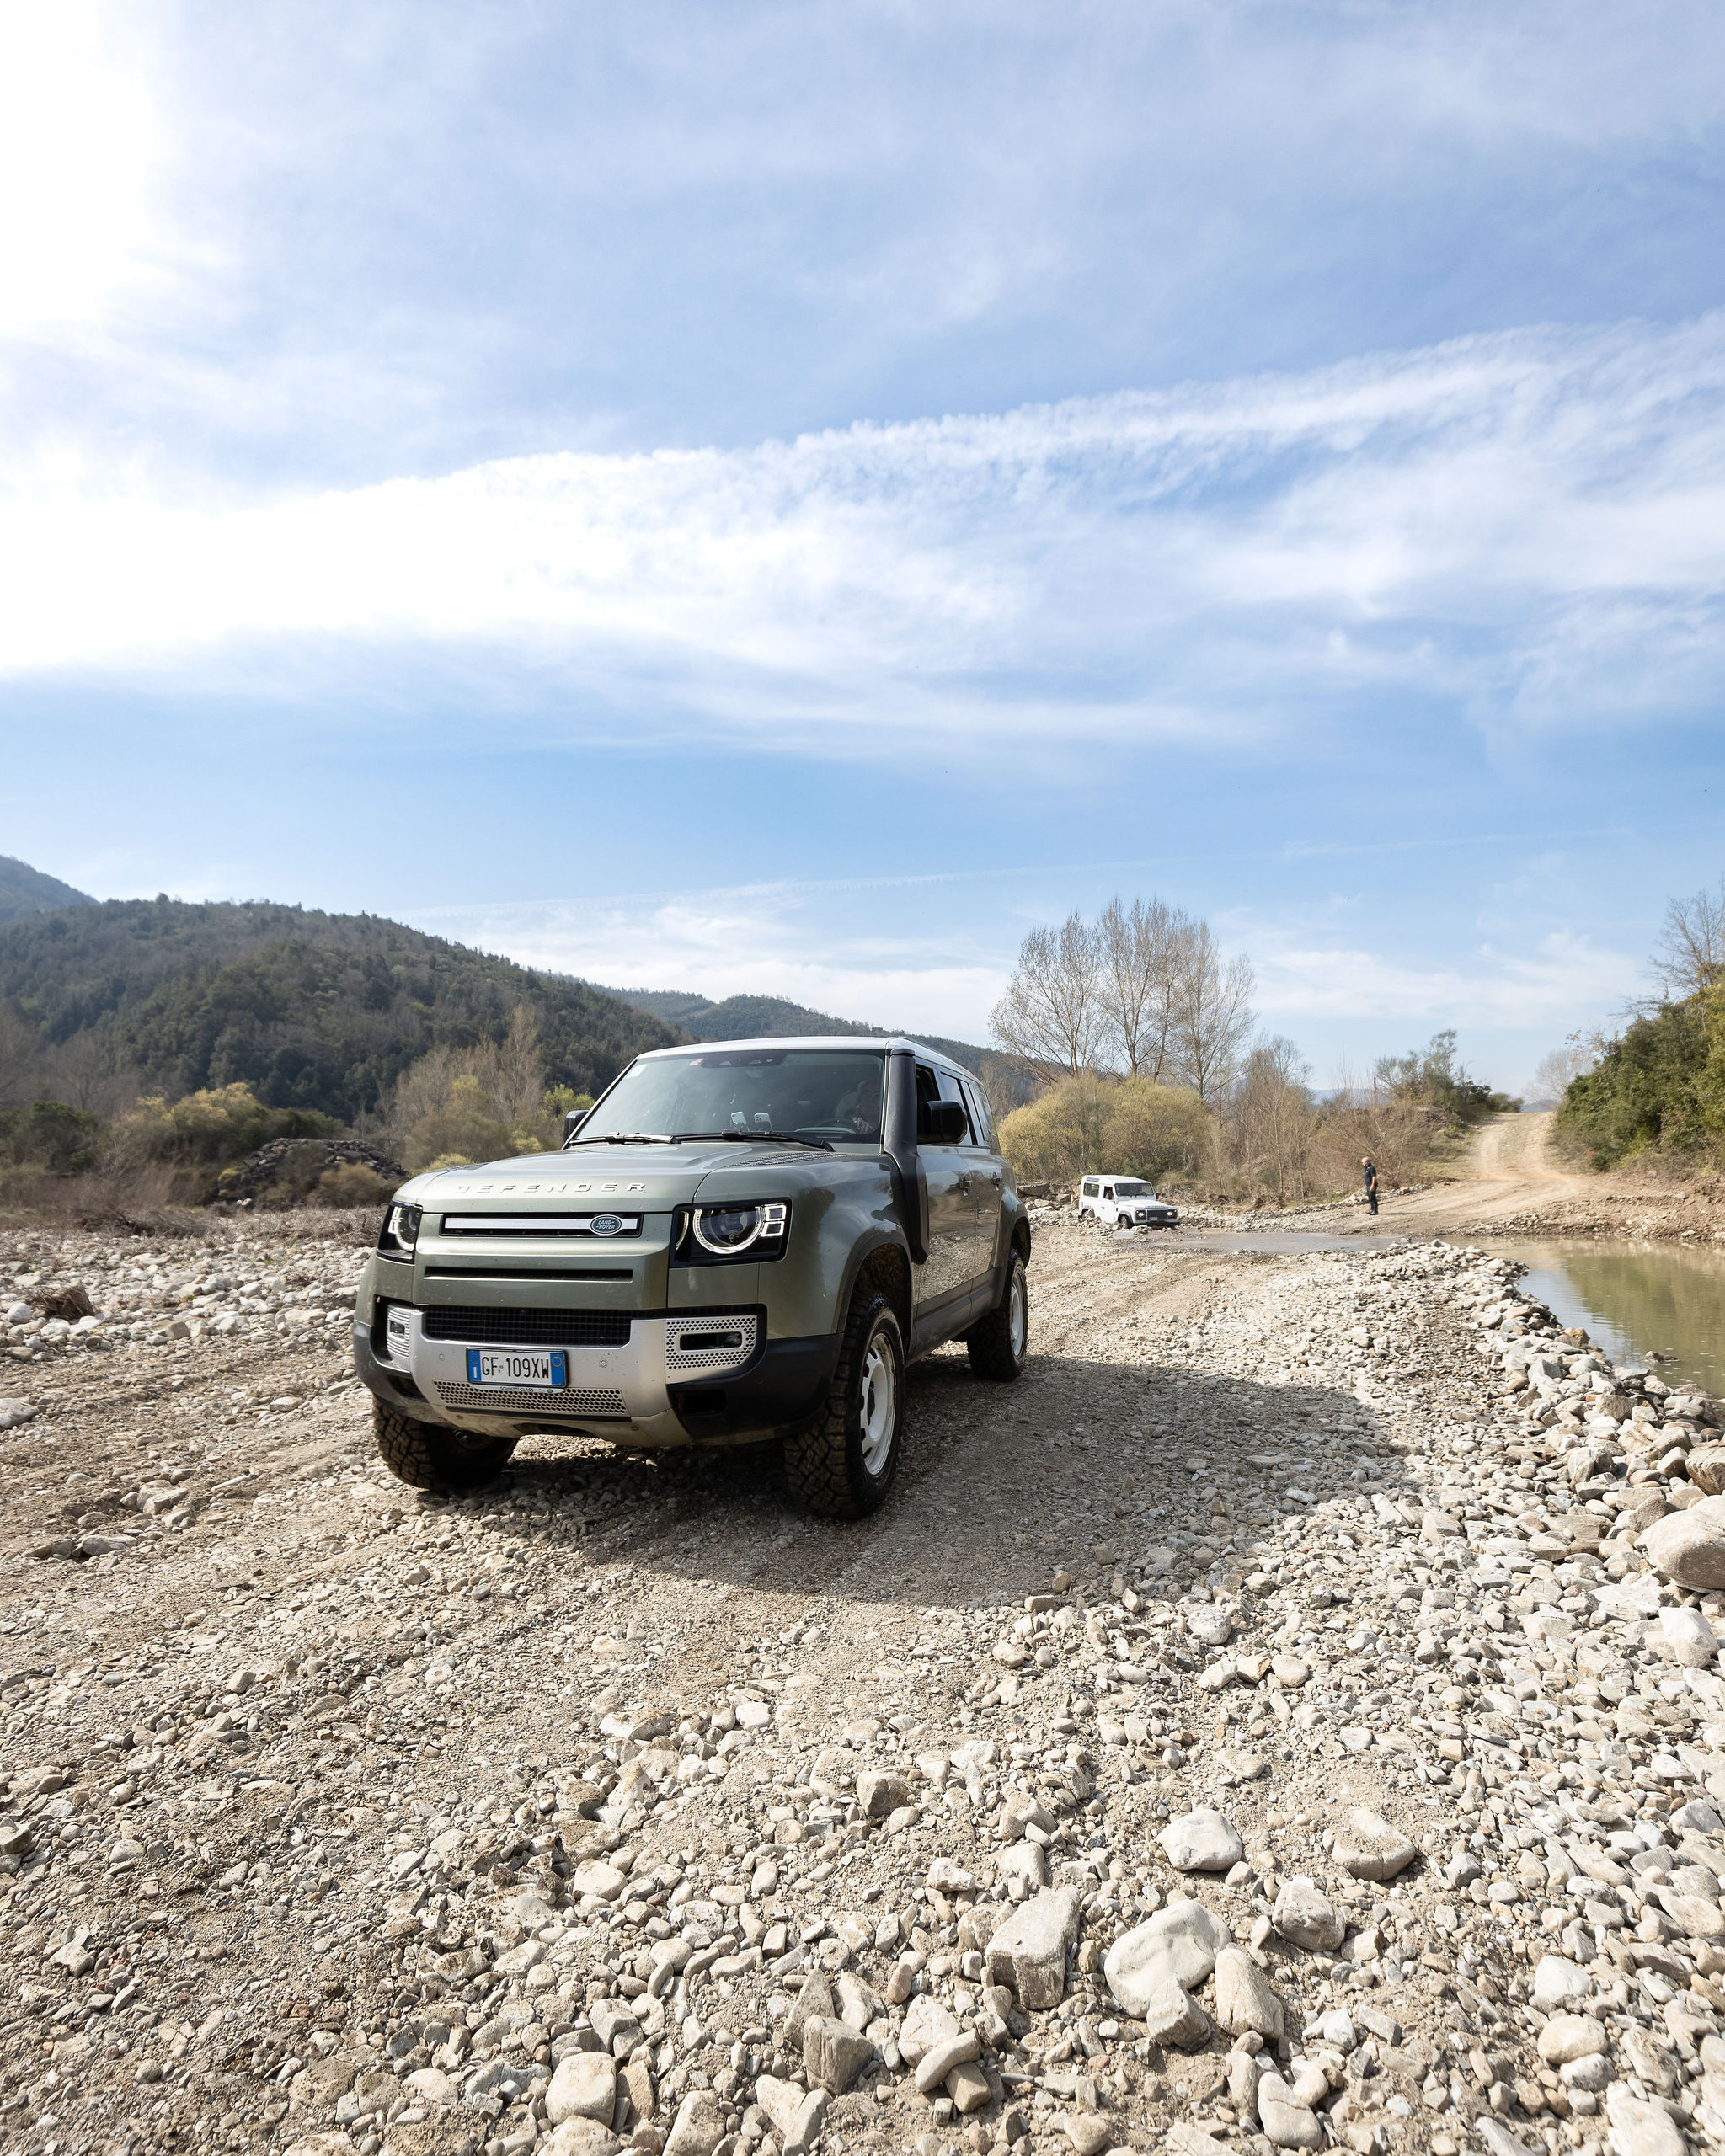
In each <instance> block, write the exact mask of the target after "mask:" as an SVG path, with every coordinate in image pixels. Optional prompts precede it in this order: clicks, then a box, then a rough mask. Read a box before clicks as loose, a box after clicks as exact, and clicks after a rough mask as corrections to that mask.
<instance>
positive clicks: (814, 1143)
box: [677, 1130, 832, 1153]
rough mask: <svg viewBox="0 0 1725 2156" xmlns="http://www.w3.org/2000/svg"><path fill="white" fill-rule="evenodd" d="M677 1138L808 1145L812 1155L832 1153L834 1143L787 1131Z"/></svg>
mask: <svg viewBox="0 0 1725 2156" xmlns="http://www.w3.org/2000/svg"><path fill="white" fill-rule="evenodd" d="M677 1137H678V1139H680V1140H681V1139H686V1138H710V1139H715V1140H717V1141H718V1142H719V1143H721V1144H723V1145H806V1146H807V1147H808V1148H809V1151H810V1152H811V1153H830V1152H831V1150H832V1141H831V1140H830V1139H826V1138H798V1137H796V1136H794V1135H793V1134H792V1133H791V1132H789V1131H787V1130H680V1131H679V1132H678V1133H677Z"/></svg>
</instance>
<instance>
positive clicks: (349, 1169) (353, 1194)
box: [312, 1161, 395, 1211]
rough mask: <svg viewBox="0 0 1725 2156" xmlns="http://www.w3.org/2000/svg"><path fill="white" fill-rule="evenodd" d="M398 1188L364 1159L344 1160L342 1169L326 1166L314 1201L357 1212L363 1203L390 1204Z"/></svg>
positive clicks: (314, 1195) (320, 1177)
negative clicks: (369, 1166) (367, 1164)
mask: <svg viewBox="0 0 1725 2156" xmlns="http://www.w3.org/2000/svg"><path fill="white" fill-rule="evenodd" d="M394 1189H395V1186H394V1184H393V1183H388V1182H385V1181H384V1180H383V1178H382V1176H380V1175H379V1174H378V1173H377V1170H376V1169H375V1168H368V1167H367V1166H366V1164H365V1162H364V1161H344V1162H343V1163H342V1165H341V1166H339V1168H326V1169H325V1170H324V1171H323V1174H322V1175H321V1176H319V1177H318V1184H317V1187H316V1189H315V1190H314V1191H313V1192H312V1203H313V1204H314V1205H328V1206H334V1207H336V1208H339V1209H342V1210H345V1211H357V1210H358V1209H360V1208H361V1207H363V1206H367V1205H384V1204H387V1203H388V1201H389V1199H390V1198H391V1197H392V1196H393V1193H394Z"/></svg>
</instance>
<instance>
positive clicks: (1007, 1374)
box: [964, 1250, 1030, 1385]
mask: <svg viewBox="0 0 1725 2156" xmlns="http://www.w3.org/2000/svg"><path fill="white" fill-rule="evenodd" d="M964 1345H965V1346H966V1347H967V1348H969V1351H970V1367H971V1369H973V1370H975V1373H976V1374H977V1376H978V1377H980V1378H993V1379H995V1380H997V1382H999V1383H1000V1384H1001V1385H1010V1384H1011V1383H1012V1380H1013V1379H1014V1378H1015V1377H1017V1374H1018V1373H1019V1371H1020V1370H1022V1369H1023V1367H1024V1362H1025V1358H1026V1357H1027V1356H1028V1354H1029V1353H1030V1284H1029V1282H1028V1280H1027V1279H1026V1278H1025V1276H1024V1260H1023V1255H1022V1254H1021V1253H1020V1252H1019V1251H1016V1250H1015V1251H1013V1252H1012V1262H1011V1264H1010V1265H1008V1266H1007V1290H1006V1293H1005V1294H1003V1295H1002V1296H1001V1299H1000V1300H999V1302H997V1303H996V1305H995V1306H994V1308H993V1309H992V1310H991V1311H990V1312H989V1314H988V1315H987V1316H986V1317H985V1318H980V1319H979V1320H978V1321H977V1322H976V1323H975V1325H973V1326H971V1328H970V1330H969V1331H968V1332H967V1333H966V1334H965V1335H964Z"/></svg>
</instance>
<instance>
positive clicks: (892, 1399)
mask: <svg viewBox="0 0 1725 2156" xmlns="http://www.w3.org/2000/svg"><path fill="white" fill-rule="evenodd" d="M898 1401H899V1380H898V1372H897V1371H896V1369H895V1368H894V1366H893V1358H892V1353H891V1351H890V1350H889V1348H888V1347H887V1344H886V1342H885V1341H884V1340H883V1339H882V1338H881V1337H880V1335H879V1333H877V1334H876V1335H875V1337H873V1340H871V1341H870V1342H869V1343H868V1353H867V1355H865V1356H864V1357H863V1417H862V1420H863V1465H864V1467H866V1468H867V1469H868V1472H869V1473H870V1474H871V1475H879V1472H880V1470H882V1468H884V1466H885V1465H886V1463H887V1455H888V1454H889V1453H890V1452H891V1450H892V1449H893V1429H894V1426H895V1423H896V1422H897V1420H898Z"/></svg>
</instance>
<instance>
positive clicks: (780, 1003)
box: [605, 988, 995, 1070]
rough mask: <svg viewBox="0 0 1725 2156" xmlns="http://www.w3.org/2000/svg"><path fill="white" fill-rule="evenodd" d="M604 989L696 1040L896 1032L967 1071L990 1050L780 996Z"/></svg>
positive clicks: (678, 990) (907, 1027) (971, 1043)
mask: <svg viewBox="0 0 1725 2156" xmlns="http://www.w3.org/2000/svg"><path fill="white" fill-rule="evenodd" d="M605 993H606V995H615V996H617V997H619V998H621V999H622V1001H624V1002H625V1003H630V1004H633V1006H635V1008H636V1009H637V1010H638V1011H646V1012H648V1013H649V1015H650V1016H651V1017H655V1018H659V1019H660V1020H662V1021H663V1022H664V1023H665V1024H666V1025H670V1026H678V1027H681V1029H682V1030H683V1031H684V1032H685V1033H687V1034H688V1035H689V1036H690V1038H692V1039H694V1040H697V1041H721V1040H797V1039H804V1038H809V1037H811V1036H814V1035H816V1034H820V1033H859V1034H873V1035H876V1036H879V1035H883V1034H884V1035H895V1034H896V1035H900V1036H901V1037H903V1038H906V1039H910V1040H917V1041H924V1042H927V1044H928V1046H929V1047H930V1048H935V1049H939V1050H940V1051H941V1053H942V1054H943V1055H949V1056H951V1058H952V1059H953V1062H954V1063H959V1064H962V1065H964V1068H965V1069H966V1070H976V1069H977V1068H978V1067H979V1066H980V1063H981V1060H982V1059H983V1057H985V1056H986V1055H991V1054H994V1053H995V1051H994V1050H993V1049H988V1048H985V1047H982V1046H981V1045H980V1044H979V1043H976V1042H975V1041H960V1040H952V1039H948V1038H946V1037H944V1036H943V1035H940V1034H936V1033H924V1032H922V1031H921V1029H920V1028H919V1027H915V1026H870V1025H865V1024H864V1023H863V1022H862V1021H861V1020H859V1019H856V1018H836V1017H833V1015H832V1014H831V1013H830V1011H815V1010H812V1009H811V1008H810V1007H809V1005H807V1004H806V1003H793V1002H792V1001H790V1000H789V999H788V997H786V996H782V995H728V996H726V997H724V999H723V1001H718V1002H715V1001H713V999H712V998H711V997H710V996H705V995H699V994H697V993H696V992H695V991H693V990H681V989H655V988H607V989H606V990H605Z"/></svg>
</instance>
